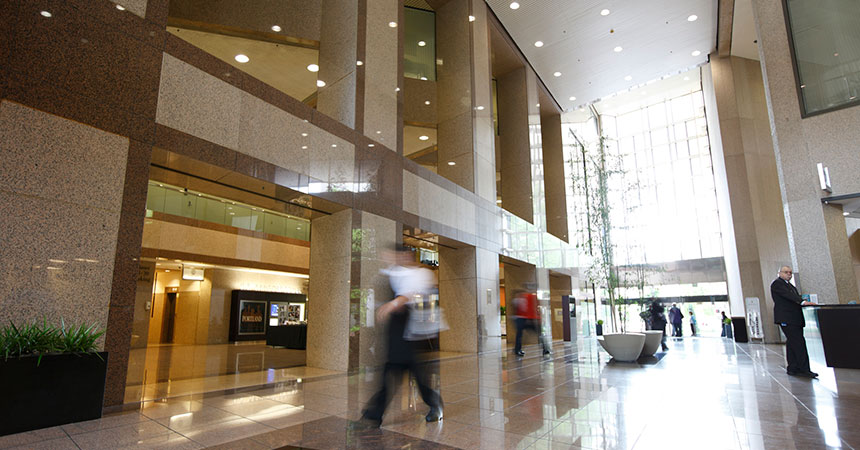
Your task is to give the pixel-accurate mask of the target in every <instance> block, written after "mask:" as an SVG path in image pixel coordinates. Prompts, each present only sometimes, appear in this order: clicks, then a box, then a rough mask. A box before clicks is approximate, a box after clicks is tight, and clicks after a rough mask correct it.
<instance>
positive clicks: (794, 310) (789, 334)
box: [770, 266, 818, 378]
mask: <svg viewBox="0 0 860 450" xmlns="http://www.w3.org/2000/svg"><path fill="white" fill-rule="evenodd" d="M791 276H792V270H791V267H788V266H782V267H781V268H780V269H779V277H778V278H777V279H775V280H773V283H771V284H770V295H771V297H773V322H774V323H775V324H777V325H779V326H780V328H782V332H783V333H784V334H785V359H786V360H787V363H788V365H787V367H786V372H788V374H789V375H792V376H796V377H806V378H816V377H818V374H817V373H815V372H813V371H812V370H810V369H809V354H808V353H807V352H806V339H804V338H803V327H804V326H806V321H805V320H804V319H803V311H802V310H801V306H806V305H814V304H815V303H812V302H806V301H803V299H802V298H801V297H800V294H799V293H798V292H797V288H795V287H794V285H793V284H791V283H789V280H791Z"/></svg>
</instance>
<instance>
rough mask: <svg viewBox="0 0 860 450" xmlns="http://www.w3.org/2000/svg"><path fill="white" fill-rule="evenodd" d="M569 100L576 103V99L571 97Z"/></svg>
mask: <svg viewBox="0 0 860 450" xmlns="http://www.w3.org/2000/svg"><path fill="white" fill-rule="evenodd" d="M568 100H570V101H576V97H570V98H569V99H568Z"/></svg>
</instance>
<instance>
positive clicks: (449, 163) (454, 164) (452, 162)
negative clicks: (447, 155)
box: [448, 161, 457, 166]
mask: <svg viewBox="0 0 860 450" xmlns="http://www.w3.org/2000/svg"><path fill="white" fill-rule="evenodd" d="M448 165H449V166H456V165H457V163H455V162H454V161H448Z"/></svg>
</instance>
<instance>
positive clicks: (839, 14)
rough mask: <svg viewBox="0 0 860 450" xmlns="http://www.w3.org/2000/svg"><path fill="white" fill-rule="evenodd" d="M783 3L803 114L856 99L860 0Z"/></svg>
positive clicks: (792, 0) (859, 81)
mask: <svg viewBox="0 0 860 450" xmlns="http://www.w3.org/2000/svg"><path fill="white" fill-rule="evenodd" d="M785 4H786V7H787V11H788V17H789V28H790V32H791V41H792V44H793V45H792V47H793V51H794V61H795V64H796V67H797V76H798V80H797V82H798V83H799V85H800V92H801V98H802V100H803V107H804V112H805V114H807V115H809V114H815V113H821V112H825V111H828V110H831V109H835V108H839V107H842V106H845V105H849V104H854V103H858V102H860V100H858V98H857V94H858V91H860V2H858V1H857V0H821V1H816V2H811V1H809V0H786V2H785Z"/></svg>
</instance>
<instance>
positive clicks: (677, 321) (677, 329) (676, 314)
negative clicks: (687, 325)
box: [669, 303, 684, 337]
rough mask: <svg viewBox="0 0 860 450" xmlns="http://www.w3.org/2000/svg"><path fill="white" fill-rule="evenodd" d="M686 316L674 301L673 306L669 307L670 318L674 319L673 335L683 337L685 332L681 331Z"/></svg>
mask: <svg viewBox="0 0 860 450" xmlns="http://www.w3.org/2000/svg"><path fill="white" fill-rule="evenodd" d="M683 318H684V314H683V313H681V309H680V308H678V305H676V304H675V303H672V308H671V309H669V320H671V321H672V336H675V337H682V336H683V335H684V333H683V332H682V331H681V325H682V322H681V319H683Z"/></svg>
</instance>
